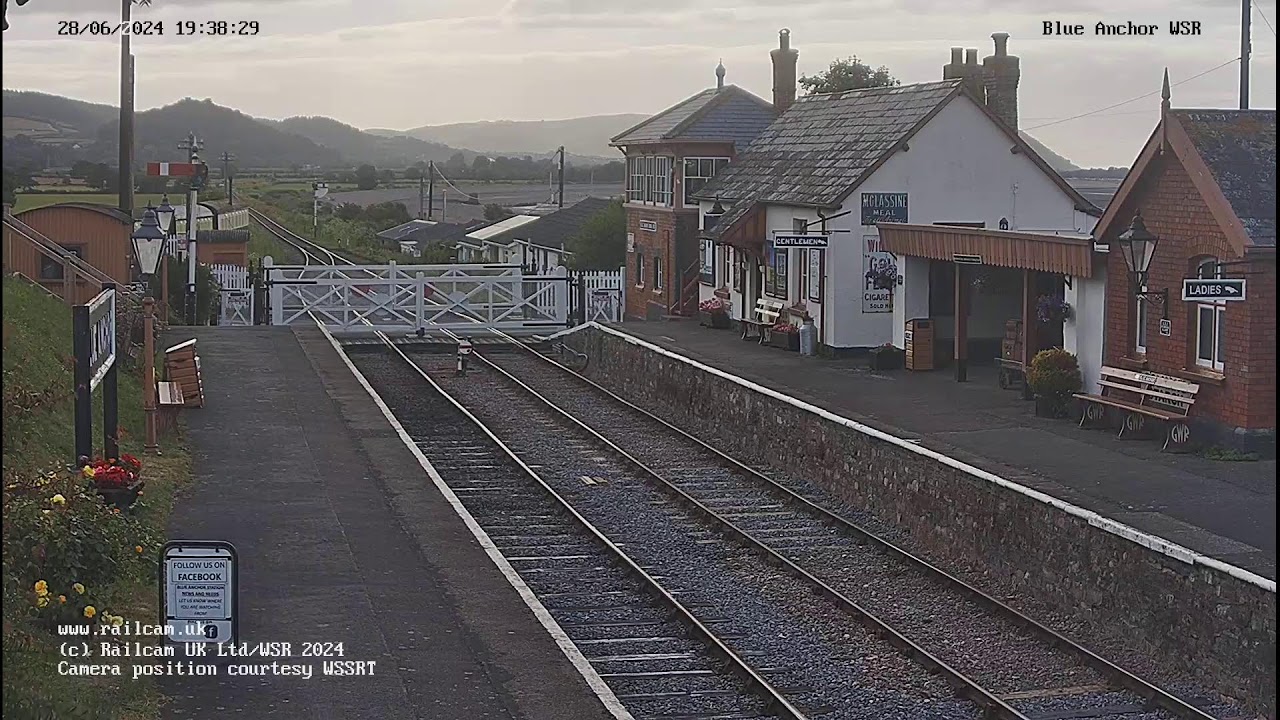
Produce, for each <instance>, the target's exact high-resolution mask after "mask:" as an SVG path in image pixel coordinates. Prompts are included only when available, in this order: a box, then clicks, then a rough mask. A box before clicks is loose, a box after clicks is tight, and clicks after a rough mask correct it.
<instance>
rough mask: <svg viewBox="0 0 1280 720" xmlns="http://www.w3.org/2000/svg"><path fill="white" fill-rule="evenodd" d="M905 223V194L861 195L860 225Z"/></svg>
mask: <svg viewBox="0 0 1280 720" xmlns="http://www.w3.org/2000/svg"><path fill="white" fill-rule="evenodd" d="M906 221H907V194H906V193H862V224H863V225H875V224H877V223H881V222H898V223H904V222H906Z"/></svg>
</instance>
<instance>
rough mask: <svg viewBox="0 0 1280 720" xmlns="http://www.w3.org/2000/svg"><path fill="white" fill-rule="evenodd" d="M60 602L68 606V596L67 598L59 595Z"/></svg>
mask: <svg viewBox="0 0 1280 720" xmlns="http://www.w3.org/2000/svg"><path fill="white" fill-rule="evenodd" d="M58 602H59V603H60V604H62V605H66V604H67V596H66V595H59V596H58Z"/></svg>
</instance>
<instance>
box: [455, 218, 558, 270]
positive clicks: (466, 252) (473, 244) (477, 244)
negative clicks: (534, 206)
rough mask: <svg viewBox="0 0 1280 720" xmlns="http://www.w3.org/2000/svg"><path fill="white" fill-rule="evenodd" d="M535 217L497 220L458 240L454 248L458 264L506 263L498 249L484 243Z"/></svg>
mask: <svg viewBox="0 0 1280 720" xmlns="http://www.w3.org/2000/svg"><path fill="white" fill-rule="evenodd" d="M537 219H538V218H537V216H535V215H515V216H513V217H509V218H507V219H506V220H499V221H498V222H496V223H491V224H489V225H484V226H482V227H479V228H476V229H475V230H472V231H471V232H468V233H467V234H466V235H463V236H462V238H461V239H459V240H458V243H457V245H456V247H457V248H458V262H460V263H497V262H507V261H506V260H505V259H503V258H505V255H503V254H502V253H501V252H500V247H499V246H497V245H491V244H488V243H486V242H485V241H486V240H488V239H489V238H492V237H495V236H497V235H501V234H502V233H505V232H507V231H508V230H514V229H516V228H518V227H520V226H521V225H526V224H528V223H531V222H533V221H534V220H537Z"/></svg>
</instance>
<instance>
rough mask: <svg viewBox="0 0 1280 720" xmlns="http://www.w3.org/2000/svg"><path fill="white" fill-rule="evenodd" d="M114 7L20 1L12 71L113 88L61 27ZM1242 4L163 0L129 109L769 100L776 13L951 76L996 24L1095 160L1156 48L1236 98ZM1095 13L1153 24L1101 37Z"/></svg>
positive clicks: (825, 52)
mask: <svg viewBox="0 0 1280 720" xmlns="http://www.w3.org/2000/svg"><path fill="white" fill-rule="evenodd" d="M119 8H120V3H119V2H117V1H115V0H29V2H28V3H27V4H26V5H25V6H22V7H19V6H17V5H16V0H9V13H8V14H9V23H10V29H9V30H8V31H7V32H5V33H4V40H3V56H2V60H0V63H2V64H3V82H4V87H5V88H8V89H24V90H40V91H43V92H50V93H56V94H60V95H67V96H70V97H74V98H78V99H82V100H88V101H92V102H102V103H113V104H114V103H115V102H116V101H117V99H118V93H119V84H118V83H119V80H118V69H119V50H118V39H113V38H94V37H89V36H80V37H65V36H59V35H58V26H59V21H62V20H78V21H79V22H80V23H82V24H85V23H87V22H89V21H92V20H112V21H114V20H118V19H119V16H118V12H119ZM1240 8H1241V5H1240V2H1239V0H1053V1H1052V2H1049V1H1048V0H856V1H855V0H785V1H779V0H257V1H256V2H246V1H243V0H241V1H237V0H151V5H150V6H149V7H135V9H134V19H135V20H155V21H162V22H163V23H164V30H165V34H164V35H163V36H162V37H135V38H134V39H133V41H132V42H133V51H134V54H135V55H136V58H137V100H136V102H137V107H138V109H139V110H143V109H147V108H151V107H157V106H161V105H166V104H169V103H172V102H175V101H177V100H180V99H182V98H183V97H195V98H200V99H203V98H210V99H212V100H213V101H214V102H216V103H218V104H220V105H226V106H230V107H234V108H236V109H238V110H241V111H243V112H245V113H248V114H250V115H255V116H259V117H269V118H284V117H289V116H293V115H327V116H329V117H333V118H335V119H337V120H340V121H342V122H345V123H349V124H351V125H355V126H356V127H361V128H370V127H379V128H394V129H408V128H413V127H418V126H422V125H435V124H442V123H451V122H464V121H472V120H503V119H506V120H539V119H557V118H568V117H578V116H584V115H602V114H612V113H624V112H635V113H646V114H647V113H655V112H658V111H660V110H662V109H664V108H666V107H668V106H670V105H672V104H674V103H676V102H678V101H680V100H681V99H683V98H685V97H687V96H689V95H691V94H693V93H695V92H698V91H699V90H702V89H704V88H707V87H710V86H713V85H714V84H715V75H714V68H715V66H716V63H717V62H718V61H720V60H723V62H724V65H725V67H726V69H727V77H726V82H729V83H732V84H736V85H739V86H741V87H744V88H746V89H747V90H750V91H752V92H755V93H756V94H758V95H760V96H761V97H763V98H766V99H770V98H771V96H772V78H771V70H770V61H769V55H768V52H769V50H770V49H772V48H774V47H776V46H777V42H778V30H779V29H780V28H783V27H786V28H789V29H790V30H791V38H792V46H793V47H795V48H796V49H798V50H799V52H800V56H799V71H800V73H801V74H802V75H803V74H811V73H814V72H818V71H821V70H822V69H824V68H825V67H826V66H827V65H828V64H829V63H830V62H831V61H832V60H833V59H836V58H839V57H846V56H849V55H856V56H857V57H858V58H859V59H861V60H862V61H864V62H867V63H869V64H871V65H873V66H879V65H886V66H888V68H889V69H890V71H891V72H892V73H893V74H894V75H895V76H896V77H897V78H899V79H900V80H901V81H902V82H904V83H912V82H926V81H932V80H938V79H941V77H942V66H943V64H945V63H946V62H948V60H949V58H950V48H951V47H952V46H963V47H975V48H978V51H979V57H980V58H981V57H985V56H987V55H989V54H991V52H992V47H993V44H992V40H991V33H993V32H997V31H1002V32H1007V33H1009V34H1010V40H1009V52H1010V54H1013V55H1017V56H1019V57H1020V58H1021V66H1022V81H1021V85H1020V87H1019V112H1020V125H1021V127H1022V129H1023V130H1027V131H1029V132H1031V134H1033V135H1035V136H1036V137H1037V138H1039V139H1040V140H1041V141H1043V142H1044V143H1046V144H1047V145H1048V146H1049V147H1051V148H1053V149H1054V150H1055V151H1057V152H1059V153H1060V154H1063V155H1065V156H1067V157H1068V158H1070V159H1071V160H1072V161H1073V162H1075V163H1076V164H1077V165H1081V166H1093V167H1096V166H1108V165H1128V164H1130V163H1131V162H1132V160H1133V158H1134V156H1136V155H1137V153H1138V151H1139V150H1140V149H1141V146H1142V143H1143V142H1144V141H1145V140H1146V138H1147V136H1148V135H1149V134H1150V132H1151V129H1152V127H1153V126H1154V124H1155V122H1156V121H1157V120H1158V117H1159V102H1160V99H1159V90H1160V79H1161V74H1162V72H1163V70H1164V69H1165V68H1166V67H1167V68H1168V70H1169V75H1170V78H1171V81H1172V82H1173V83H1174V88H1173V105H1174V106H1175V107H1221V108H1234V107H1237V103H1238V87H1239V64H1238V63H1236V62H1231V61H1232V60H1233V59H1235V58H1238V57H1239V54H1240V21H1241V17H1240V16H1241V9H1240ZM1264 17H1265V18H1266V21H1264V19H1263V18H1264ZM1252 18H1253V32H1252V37H1253V55H1254V57H1253V62H1252V63H1251V75H1252V83H1251V88H1252V89H1251V103H1250V105H1251V107H1254V108H1274V107H1275V93H1276V90H1275V88H1276V38H1275V34H1274V31H1273V30H1272V29H1271V28H1274V26H1275V23H1276V5H1275V0H1263V2H1255V8H1254V10H1253V13H1252ZM209 20H227V21H231V23H232V24H233V25H234V24H235V23H236V22H237V21H256V22H257V23H258V27H259V32H258V34H257V35H256V36H252V37H234V38H232V37H198V36H196V37H192V36H185V37H180V36H178V35H177V32H176V29H177V25H176V24H177V23H178V22H179V21H194V22H197V23H198V22H202V21H209ZM1174 20H1189V21H1199V22H1200V24H1201V30H1202V32H1201V34H1200V35H1198V36H1190V37H1186V36H1172V35H1170V33H1169V32H1168V25H1169V22H1170V21H1174ZM1046 21H1048V22H1054V21H1058V22H1062V23H1063V24H1077V23H1079V24H1083V25H1085V34H1084V35H1083V36H1082V37H1067V36H1046V35H1044V33H1043V29H1044V23H1045V22H1046ZM1268 21H1269V23H1270V27H1268V24H1267V22H1268ZM1099 22H1104V23H1113V24H1124V23H1127V22H1134V23H1139V24H1156V25H1157V26H1158V28H1159V30H1158V33H1157V34H1156V35H1155V36H1152V37H1141V38H1131V37H1102V36H1097V35H1095V34H1094V26H1095V25H1096V24H1097V23H1099ZM1224 63H1225V66H1223V67H1220V68H1218V69H1217V70H1215V71H1213V72H1209V73H1208V74H1205V75H1203V76H1201V77H1195V76H1197V75H1200V74H1201V73H1204V72H1205V71H1208V70H1210V69H1211V68H1215V67H1217V66H1220V65H1224ZM1143 95H1147V97H1145V98H1143V99H1139V100H1136V101H1134V102H1130V103H1127V104H1124V105H1119V106H1117V107H1114V108H1111V109H1107V110H1103V111H1102V112H1095V113H1093V114H1090V115H1087V116H1086V117H1083V118H1078V119H1072V120H1068V119H1067V118H1072V117H1073V116H1077V115H1081V114H1084V113H1090V112H1092V111H1097V110H1100V109H1102V108H1109V107H1111V106H1114V105H1117V104H1119V103H1124V102H1125V101H1128V100H1131V99H1134V98H1138V97H1140V96H1143Z"/></svg>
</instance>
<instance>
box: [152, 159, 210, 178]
mask: <svg viewBox="0 0 1280 720" xmlns="http://www.w3.org/2000/svg"><path fill="white" fill-rule="evenodd" d="M201 168H205V165H204V163H168V162H152V163H147V174H148V175H153V176H156V175H158V176H160V177H194V176H196V175H201V174H203V173H202V172H201ZM204 172H205V173H207V172H208V169H207V168H205V169H204Z"/></svg>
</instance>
